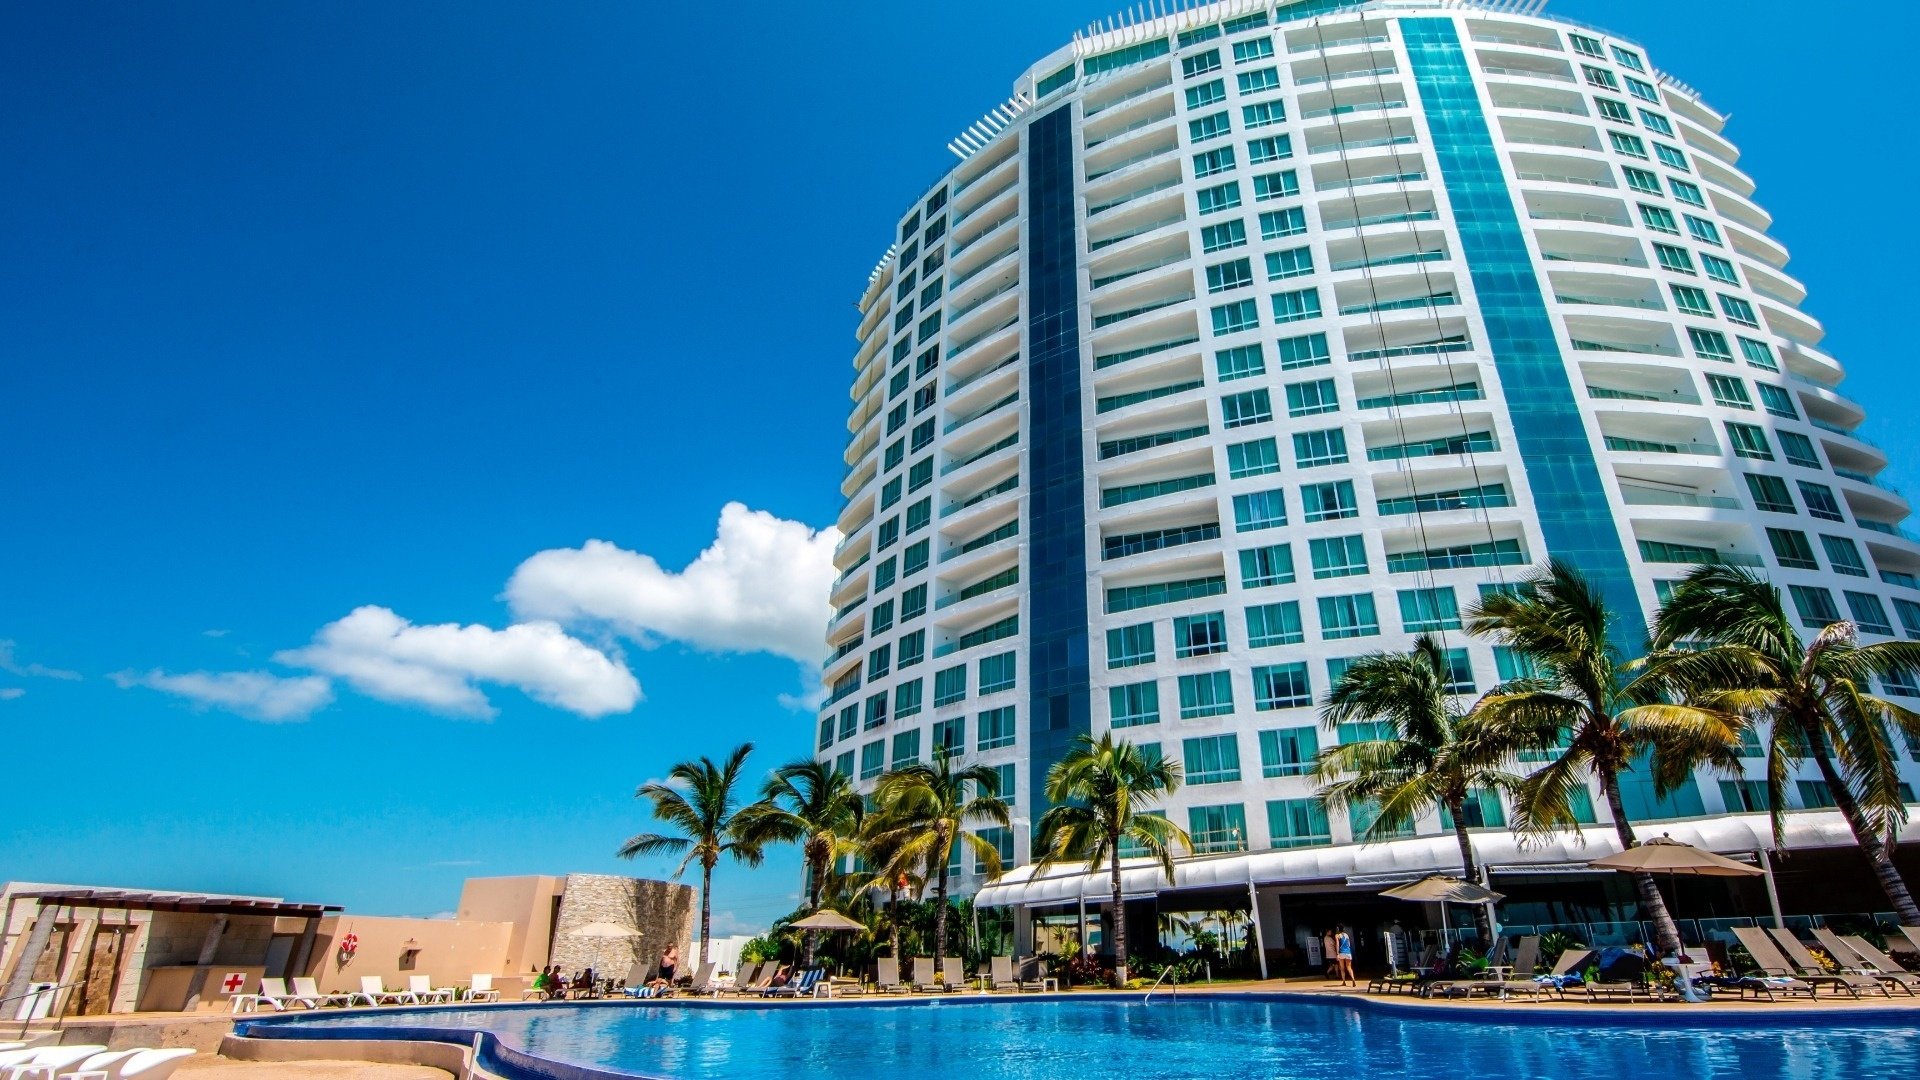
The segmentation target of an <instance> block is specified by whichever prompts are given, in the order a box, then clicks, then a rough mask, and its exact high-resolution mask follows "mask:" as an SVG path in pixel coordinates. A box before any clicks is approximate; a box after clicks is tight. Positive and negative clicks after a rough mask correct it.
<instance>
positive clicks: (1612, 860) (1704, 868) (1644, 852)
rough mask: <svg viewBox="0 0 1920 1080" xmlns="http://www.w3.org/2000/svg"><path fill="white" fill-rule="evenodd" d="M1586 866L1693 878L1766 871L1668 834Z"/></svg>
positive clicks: (1757, 875)
mask: <svg viewBox="0 0 1920 1080" xmlns="http://www.w3.org/2000/svg"><path fill="white" fill-rule="evenodd" d="M1587 865H1588V866H1591V867H1593V868H1595V869H1596V870H1624V871H1627V872H1629V873H1635V872H1641V873H1649V874H1692V875H1694V876H1696V877H1759V876H1760V875H1761V874H1764V873H1766V871H1764V870H1762V869H1760V868H1759V867H1757V866H1748V865H1747V864H1746V863H1743V862H1736V861H1734V860H1732V859H1729V858H1727V857H1726V856H1724V855H1715V854H1714V853H1713V852H1711V851H1704V850H1702V849H1700V848H1697V847H1694V846H1693V845H1692V844H1688V843H1684V842H1682V841H1679V840H1675V839H1673V838H1672V837H1669V836H1657V837H1655V838H1653V839H1652V840H1648V841H1646V842H1645V843H1642V844H1641V845H1640V846H1639V847H1631V848H1628V849H1627V850H1625V851H1623V852H1621V853H1620V854H1618V855H1609V856H1607V857H1606V858H1604V859H1595V860H1593V861H1592V862H1590V863H1588V864H1587Z"/></svg>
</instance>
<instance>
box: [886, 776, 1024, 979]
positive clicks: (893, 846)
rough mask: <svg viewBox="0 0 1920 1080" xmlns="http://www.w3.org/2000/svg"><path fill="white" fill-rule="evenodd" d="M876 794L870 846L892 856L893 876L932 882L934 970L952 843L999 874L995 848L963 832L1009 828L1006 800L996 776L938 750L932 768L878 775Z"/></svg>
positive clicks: (943, 936) (943, 937)
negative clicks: (879, 821) (919, 874)
mask: <svg viewBox="0 0 1920 1080" xmlns="http://www.w3.org/2000/svg"><path fill="white" fill-rule="evenodd" d="M969 786H971V787H972V789H973V795H972V797H971V798H969V797H968V790H967V789H968V787H969ZM874 793H875V796H876V798H877V801H878V802H879V804H880V811H881V814H882V815H883V816H884V819H885V821H886V825H885V827H884V828H883V829H882V830H881V831H880V832H879V833H878V834H877V835H876V836H875V837H874V842H875V844H876V845H877V846H878V847H879V848H881V849H884V850H886V851H889V852H891V853H892V858H891V859H889V860H888V865H887V868H886V869H887V870H888V871H889V872H891V873H894V874H896V875H897V874H903V873H906V872H908V871H909V870H911V869H914V868H920V869H921V870H922V871H923V872H924V873H925V874H927V875H928V876H929V877H932V878H933V880H934V889H933V898H934V914H933V966H934V968H935V969H936V970H937V969H938V968H939V967H940V965H941V963H942V961H944V960H945V959H946V955H947V867H948V865H949V864H950V863H951V862H952V861H953V854H954V847H955V845H959V846H960V847H962V848H963V849H970V850H972V852H973V853H974V857H975V858H977V859H979V860H980V862H981V863H982V864H984V865H985V866H986V868H987V876H988V877H998V876H1000V851H999V849H997V848H995V847H994V846H993V845H992V844H990V843H988V842H986V841H985V840H983V839H981V838H980V835H979V834H978V833H975V832H969V831H967V826H968V825H1000V826H1003V827H1004V826H1007V825H1008V824H1010V822H1011V820H1012V819H1011V818H1010V817H1009V815H1008V812H1007V804H1006V801H1005V800H1003V799H1001V798H1000V776H999V774H998V773H996V772H995V771H994V770H993V769H991V768H988V767H987V766H985V765H969V766H967V767H965V768H959V767H956V766H955V764H954V756H953V755H951V754H948V753H946V752H944V751H937V752H935V754H934V755H933V764H931V765H920V764H914V765H907V766H903V767H901V768H898V769H894V770H893V771H891V772H889V773H887V774H886V775H884V776H882V777H881V778H880V781H879V783H878V784H877V785H875V787H874Z"/></svg>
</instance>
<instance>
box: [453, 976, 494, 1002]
mask: <svg viewBox="0 0 1920 1080" xmlns="http://www.w3.org/2000/svg"><path fill="white" fill-rule="evenodd" d="M460 1000H462V1001H499V1000H500V991H498V990H495V989H494V988H493V976H491V975H482V974H479V973H478V972H476V973H474V976H473V984H472V985H471V986H468V987H467V992H466V993H464V994H462V995H460Z"/></svg>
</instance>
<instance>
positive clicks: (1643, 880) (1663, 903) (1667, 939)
mask: <svg viewBox="0 0 1920 1080" xmlns="http://www.w3.org/2000/svg"><path fill="white" fill-rule="evenodd" d="M1595 771H1596V772H1598V773H1599V774H1600V787H1601V790H1603V791H1605V792H1606V796H1607V809H1608V810H1609V811H1610V812H1612V814H1613V831H1614V833H1615V834H1616V835H1618V836H1619V837H1620V847H1621V848H1622V849H1623V850H1624V849H1626V848H1631V847H1639V846H1640V841H1639V839H1638V838H1637V837H1635V836H1634V833H1633V823H1632V822H1630V821H1628V820H1627V804H1626V801H1625V800H1624V799H1622V798H1621V797H1620V774H1619V773H1618V772H1617V771H1615V770H1614V769H1612V768H1604V769H1596V770H1595ZM1633 884H1634V887H1635V888H1637V889H1639V890H1640V910H1642V911H1644V912H1646V915H1647V919H1648V920H1649V921H1650V922H1652V923H1653V939H1654V941H1653V943H1654V946H1655V947H1656V948H1658V949H1659V950H1660V952H1661V955H1665V954H1667V953H1669V952H1671V953H1674V954H1676V955H1677V954H1678V953H1679V952H1680V928H1679V927H1678V926H1676V925H1675V924H1674V921H1673V915H1672V913H1670V912H1669V911H1667V900H1666V898H1665V897H1663V896H1661V895H1660V885H1659V883H1658V882H1656V881H1654V880H1653V875H1652V874H1646V873H1635V874H1634V875H1633Z"/></svg>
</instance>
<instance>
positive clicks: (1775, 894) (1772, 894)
mask: <svg viewBox="0 0 1920 1080" xmlns="http://www.w3.org/2000/svg"><path fill="white" fill-rule="evenodd" d="M1754 854H1755V855H1758V856H1759V857H1760V869H1762V870H1765V871H1766V872H1767V873H1766V878H1765V881H1766V883H1767V910H1768V911H1771V912H1773V928H1774V929H1775V930H1784V929H1786V924H1785V923H1783V922H1781V921H1780V890H1779V889H1777V888H1775V887H1774V884H1773V856H1771V855H1769V854H1768V853H1767V849H1766V848H1760V849H1759V850H1757V851H1755V852H1754Z"/></svg>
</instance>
